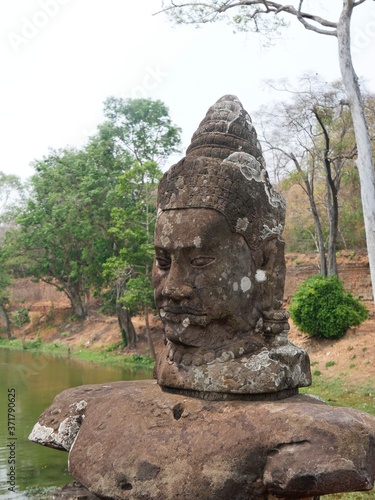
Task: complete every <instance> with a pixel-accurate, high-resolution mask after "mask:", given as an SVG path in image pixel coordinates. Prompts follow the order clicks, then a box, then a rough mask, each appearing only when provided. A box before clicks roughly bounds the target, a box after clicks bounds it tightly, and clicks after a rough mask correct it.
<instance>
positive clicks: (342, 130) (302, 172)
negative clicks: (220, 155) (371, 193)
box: [258, 74, 357, 276]
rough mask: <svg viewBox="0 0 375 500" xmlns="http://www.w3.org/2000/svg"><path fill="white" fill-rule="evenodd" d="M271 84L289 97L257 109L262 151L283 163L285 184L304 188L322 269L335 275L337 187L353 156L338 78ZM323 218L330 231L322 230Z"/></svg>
mask: <svg viewBox="0 0 375 500" xmlns="http://www.w3.org/2000/svg"><path fill="white" fill-rule="evenodd" d="M270 84H271V85H272V86H273V87H274V88H278V90H283V91H284V92H286V93H287V96H288V97H289V99H288V100H285V101H280V102H278V103H272V104H270V105H267V106H264V107H263V108H261V110H260V112H259V113H258V115H259V117H260V120H261V122H262V130H263V134H264V137H265V143H266V153H267V148H268V149H270V150H271V151H272V152H274V153H275V154H274V155H273V158H272V159H273V160H274V161H275V160H276V163H278V164H279V165H281V169H282V172H283V176H284V177H285V176H287V182H288V184H289V185H290V184H291V183H298V184H299V185H300V186H301V187H302V189H303V190H304V192H305V194H306V196H307V197H308V200H309V205H310V211H311V214H312V216H313V219H314V224H315V237H316V242H317V249H318V251H319V255H320V272H321V273H322V274H323V275H324V276H330V275H334V274H337V265H336V248H337V237H338V228H339V190H340V187H341V181H342V177H343V175H344V174H345V173H346V172H348V171H349V169H353V168H355V165H354V159H355V158H356V155H357V148H356V143H355V139H354V133H353V125H352V120H351V115H350V112H349V110H348V106H347V102H346V96H345V92H344V90H343V88H342V85H341V83H340V82H335V83H333V84H328V83H327V82H323V81H322V80H321V79H320V78H319V77H317V76H316V75H311V74H306V75H304V76H303V77H302V78H301V79H300V80H299V82H298V84H297V85H296V87H292V86H291V85H290V84H287V83H285V82H281V83H280V84H276V87H275V84H274V83H272V82H270ZM279 175H280V174H279ZM322 183H323V184H325V201H324V202H323V205H324V207H325V210H326V214H322V210H321V209H320V208H319V205H320V204H321V203H320V199H319V196H317V194H318V195H319V194H320V193H319V192H320V191H322ZM284 185H285V180H284ZM325 215H326V217H325ZM324 219H327V221H328V226H329V228H328V231H324V227H323V222H322V220H324ZM327 232H328V243H327V245H326V243H325V234H324V233H327ZM327 257H328V259H327Z"/></svg>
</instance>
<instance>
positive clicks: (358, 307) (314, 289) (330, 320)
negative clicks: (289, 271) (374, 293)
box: [289, 275, 369, 338]
mask: <svg viewBox="0 0 375 500" xmlns="http://www.w3.org/2000/svg"><path fill="white" fill-rule="evenodd" d="M289 311H290V314H291V317H292V319H293V321H294V323H295V324H296V325H297V326H298V328H299V329H300V330H301V331H302V332H305V333H308V334H309V335H311V336H313V337H326V338H340V337H342V336H344V335H345V333H346V331H347V329H348V328H349V327H350V326H356V325H359V324H360V323H362V321H364V320H365V319H367V318H368V316H369V313H368V310H367V309H366V307H365V306H364V305H363V304H362V303H361V302H360V301H359V300H358V299H355V298H354V297H353V296H352V295H351V294H350V293H346V292H345V291H344V286H343V284H342V282H341V281H339V279H338V278H337V276H331V277H329V278H324V277H323V276H321V275H316V276H313V277H311V278H309V279H307V280H306V281H304V282H303V283H302V284H301V285H300V287H299V288H298V290H297V291H296V293H295V294H294V295H293V298H292V301H291V303H290V307H289Z"/></svg>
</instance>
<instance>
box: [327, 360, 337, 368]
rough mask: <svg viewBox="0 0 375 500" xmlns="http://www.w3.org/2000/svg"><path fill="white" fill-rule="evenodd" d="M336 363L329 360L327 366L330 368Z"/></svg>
mask: <svg viewBox="0 0 375 500" xmlns="http://www.w3.org/2000/svg"><path fill="white" fill-rule="evenodd" d="M335 364H336V362H335V361H327V363H326V368H329V367H330V366H335Z"/></svg>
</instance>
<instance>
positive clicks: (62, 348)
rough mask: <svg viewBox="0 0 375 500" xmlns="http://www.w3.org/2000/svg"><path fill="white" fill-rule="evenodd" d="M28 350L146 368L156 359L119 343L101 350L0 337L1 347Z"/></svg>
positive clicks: (94, 361) (150, 366) (108, 363)
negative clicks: (128, 350)
mask: <svg viewBox="0 0 375 500" xmlns="http://www.w3.org/2000/svg"><path fill="white" fill-rule="evenodd" d="M2 347H3V348H7V349H17V350H28V351H31V352H43V353H46V354H51V355H52V356H61V357H72V358H76V359H81V360H82V361H88V362H93V363H98V364H101V365H107V366H108V365H111V366H138V367H143V368H145V369H147V368H150V370H151V368H152V367H153V365H154V361H153V360H152V359H151V358H150V357H149V356H144V355H140V354H124V353H123V352H121V350H120V346H119V345H118V344H116V345H112V346H109V347H107V348H104V349H100V350H93V349H90V350H89V349H87V348H86V347H85V346H80V347H76V348H74V349H73V348H69V347H67V346H66V345H64V344H60V343H58V342H52V343H48V342H42V341H41V340H34V341H22V340H20V339H12V340H8V339H0V348H2Z"/></svg>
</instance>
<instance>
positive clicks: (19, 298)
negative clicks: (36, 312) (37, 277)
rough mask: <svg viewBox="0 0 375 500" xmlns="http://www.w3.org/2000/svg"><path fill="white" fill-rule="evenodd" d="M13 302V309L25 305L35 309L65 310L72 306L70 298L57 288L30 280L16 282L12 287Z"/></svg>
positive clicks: (24, 279)
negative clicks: (52, 308)
mask: <svg viewBox="0 0 375 500" xmlns="http://www.w3.org/2000/svg"><path fill="white" fill-rule="evenodd" d="M11 302H12V306H13V308H14V307H15V308H17V307H18V306H21V304H25V305H26V306H30V305H31V304H32V305H33V308H36V309H37V308H38V307H43V306H53V307H59V308H65V307H69V306H70V302H69V300H68V297H67V296H66V295H65V293H63V292H59V291H58V290H57V288H56V287H54V286H52V285H48V284H47V283H43V282H41V281H40V282H35V281H32V280H31V279H29V278H21V279H18V280H16V281H15V282H14V283H13V285H12V287H11Z"/></svg>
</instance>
